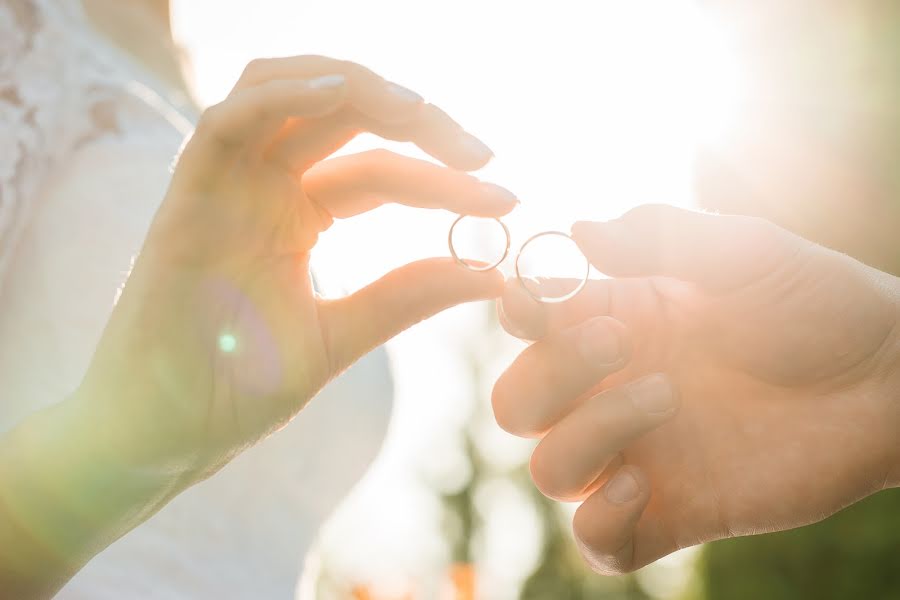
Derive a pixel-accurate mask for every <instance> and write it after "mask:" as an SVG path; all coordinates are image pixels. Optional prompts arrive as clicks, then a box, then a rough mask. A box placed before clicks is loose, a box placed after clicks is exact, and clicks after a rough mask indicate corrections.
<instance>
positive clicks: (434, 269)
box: [319, 259, 503, 374]
mask: <svg viewBox="0 0 900 600" xmlns="http://www.w3.org/2000/svg"><path fill="white" fill-rule="evenodd" d="M502 293H503V276H502V275H501V274H500V273H499V272H498V271H496V270H491V271H471V270H469V269H467V268H465V267H463V266H461V265H460V264H458V263H457V262H456V261H455V260H453V259H427V260H421V261H418V262H414V263H411V264H408V265H406V266H404V267H400V268H399V269H396V270H395V271H392V272H390V273H388V274H387V275H385V276H384V277H382V278H381V279H379V280H377V281H375V282H373V283H371V284H369V285H368V286H366V287H364V288H363V289H361V290H359V291H358V292H356V293H354V294H351V295H350V296H347V297H346V298H340V299H337V300H324V301H321V304H320V307H319V315H320V319H322V330H323V331H325V332H326V337H327V339H326V345H327V348H328V353H329V356H330V358H331V365H332V369H333V370H334V371H335V373H334V374H337V373H338V372H340V371H342V370H343V369H345V368H347V367H348V366H350V365H351V364H352V363H354V362H355V361H357V360H359V359H360V358H361V357H362V356H364V355H365V354H366V353H368V352H369V351H371V350H372V349H374V348H375V347H377V346H379V345H380V344H383V343H384V342H386V341H387V340H389V339H390V338H392V337H394V336H395V335H397V334H398V333H400V332H401V331H403V330H405V329H408V328H409V327H412V326H413V325H415V324H416V323H418V322H420V321H423V320H425V319H427V318H428V317H431V316H433V315H435V314H437V313H439V312H441V311H443V310H446V309H448V308H450V307H452V306H456V305H457V304H462V303H464V302H473V301H476V300H489V299H492V298H497V297H499V296H500V294H502Z"/></svg>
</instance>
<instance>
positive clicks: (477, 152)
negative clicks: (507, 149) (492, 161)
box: [462, 134, 494, 160]
mask: <svg viewBox="0 0 900 600" xmlns="http://www.w3.org/2000/svg"><path fill="white" fill-rule="evenodd" d="M464 136H465V139H464V140H463V142H462V143H463V145H464V146H465V147H466V149H467V150H468V151H469V153H470V154H472V155H473V156H475V157H478V158H479V159H481V160H488V159H489V158H491V157H493V156H494V153H493V151H491V149H490V148H488V147H487V145H486V144H485V143H484V142H482V141H481V140H479V139H478V138H476V137H474V136H472V135H469V134H464Z"/></svg>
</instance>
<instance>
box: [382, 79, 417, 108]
mask: <svg viewBox="0 0 900 600" xmlns="http://www.w3.org/2000/svg"><path fill="white" fill-rule="evenodd" d="M387 91H388V93H390V94H393V95H394V96H396V97H397V98H399V99H400V100H403V101H404V102H410V103H413V104H415V103H417V102H424V101H425V99H424V98H423V97H422V96H420V95H419V94H417V93H415V92H414V91H412V90H411V89H409V88H405V87H403V86H402V85H398V84H396V83H389V84H388V86H387Z"/></svg>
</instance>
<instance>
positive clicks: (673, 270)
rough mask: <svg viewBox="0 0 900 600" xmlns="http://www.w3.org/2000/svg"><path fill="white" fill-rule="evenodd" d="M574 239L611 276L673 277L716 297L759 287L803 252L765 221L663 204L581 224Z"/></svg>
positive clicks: (798, 243) (794, 239)
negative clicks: (767, 276) (750, 285)
mask: <svg viewBox="0 0 900 600" xmlns="http://www.w3.org/2000/svg"><path fill="white" fill-rule="evenodd" d="M572 237H573V238H574V239H575V242H576V243H577V244H578V246H579V247H580V248H581V251H582V252H584V254H585V256H587V257H588V260H590V261H591V263H592V264H593V265H594V266H595V267H596V268H597V269H599V270H600V271H602V272H603V273H606V274H607V275H610V276H614V277H648V276H654V275H656V276H665V277H673V278H677V279H682V280H685V281H691V282H694V283H697V284H698V285H700V286H702V287H705V288H709V289H712V290H716V291H728V290H733V289H736V288H739V287H742V286H744V285H746V284H748V283H750V282H752V281H755V280H756V279H758V278H759V277H761V276H763V275H765V274H766V273H768V272H770V271H772V270H773V269H775V268H776V267H778V266H780V265H782V264H783V263H784V262H785V261H787V260H791V259H793V258H794V257H796V255H797V254H798V252H799V251H800V250H801V249H802V248H803V243H802V239H801V238H799V237H797V236H794V235H793V234H791V233H788V232H787V231H785V230H783V229H781V228H779V227H777V226H775V225H773V224H772V223H769V222H768V221H765V220H763V219H758V218H754V217H743V216H734V215H716V214H710V213H703V212H697V211H691V210H685V209H681V208H676V207H674V206H668V205H662V204H650V205H644V206H639V207H637V208H634V209H632V210H630V211H629V212H627V213H625V215H623V216H622V217H620V218H619V219H616V220H613V221H607V222H600V223H594V222H579V223H575V225H573V226H572Z"/></svg>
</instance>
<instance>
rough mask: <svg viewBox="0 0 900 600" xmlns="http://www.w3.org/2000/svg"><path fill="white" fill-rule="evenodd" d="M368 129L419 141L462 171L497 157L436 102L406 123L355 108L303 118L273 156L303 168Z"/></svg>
mask: <svg viewBox="0 0 900 600" xmlns="http://www.w3.org/2000/svg"><path fill="white" fill-rule="evenodd" d="M363 132H369V133H372V134H375V135H377V136H379V137H381V138H384V139H386V140H392V141H399V142H412V143H415V144H416V145H417V146H419V148H421V149H422V150H423V151H424V152H426V153H428V154H429V155H431V156H433V157H434V158H436V159H437V160H439V161H441V162H442V163H444V164H446V165H448V166H450V167H453V168H455V169H459V170H461V171H473V170H476V169H480V168H481V167H483V166H484V165H486V164H487V163H488V161H490V160H491V158H492V157H493V153H492V152H491V150H490V148H488V147H487V146H486V145H484V143H482V142H481V141H480V140H478V138H476V137H475V136H473V135H472V134H470V133H467V132H466V131H465V130H463V129H462V128H461V127H460V126H459V125H458V124H457V123H456V122H454V121H453V120H452V119H450V117H449V116H447V115H446V113H444V112H443V111H441V110H440V109H439V108H437V107H435V106H433V105H430V104H428V105H425V106H424V107H422V109H421V110H420V112H419V114H418V115H417V117H416V118H414V119H412V120H410V121H407V122H404V123H402V124H397V123H386V122H384V121H379V120H377V119H373V118H371V117H369V116H367V115H365V114H363V113H362V112H360V111H358V110H354V109H348V110H343V111H341V112H339V113H336V114H334V115H331V116H330V117H328V118H325V119H317V120H313V121H301V122H297V123H295V124H294V125H292V126H291V127H290V128H289V129H288V130H286V131H285V132H284V133H283V134H282V135H281V136H280V137H279V138H278V139H277V140H276V141H275V142H274V143H273V144H272V146H271V148H269V150H268V152H267V156H268V157H269V158H270V159H272V160H274V161H276V162H278V163H280V164H283V165H285V166H287V167H288V168H291V169H296V170H302V169H305V168H308V167H309V166H311V165H313V164H314V163H316V162H318V161H320V160H322V159H324V158H327V157H328V156H330V155H331V154H333V153H334V152H336V151H337V150H338V149H340V148H341V147H343V146H344V145H346V144H347V143H349V142H350V141H351V140H352V139H353V138H355V137H356V136H357V135H359V134H360V133H363Z"/></svg>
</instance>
